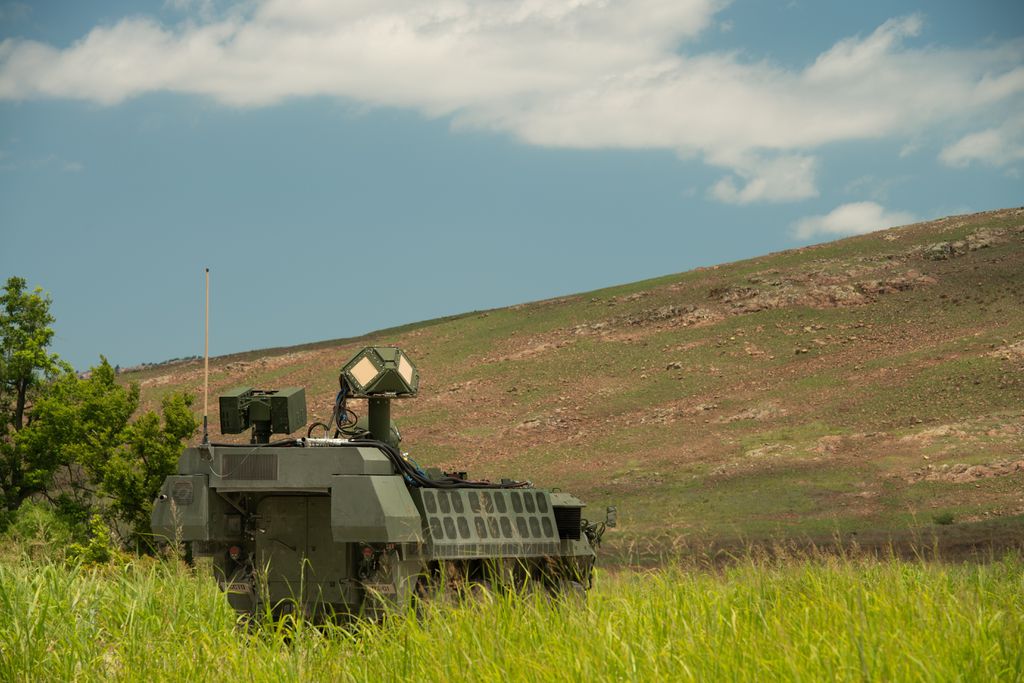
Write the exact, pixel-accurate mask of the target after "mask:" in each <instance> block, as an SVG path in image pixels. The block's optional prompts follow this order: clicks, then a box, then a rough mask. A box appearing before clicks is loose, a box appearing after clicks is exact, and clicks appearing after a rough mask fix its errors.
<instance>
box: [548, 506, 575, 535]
mask: <svg viewBox="0 0 1024 683" xmlns="http://www.w3.org/2000/svg"><path fill="white" fill-rule="evenodd" d="M552 510H554V513H555V525H556V526H557V527H558V537H559V538H561V539H563V540H565V539H569V540H573V541H578V540H580V521H581V519H582V514H581V510H582V508H578V507H561V506H559V505H555V506H554V507H553V508H552Z"/></svg>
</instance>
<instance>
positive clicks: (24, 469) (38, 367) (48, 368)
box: [0, 277, 70, 510]
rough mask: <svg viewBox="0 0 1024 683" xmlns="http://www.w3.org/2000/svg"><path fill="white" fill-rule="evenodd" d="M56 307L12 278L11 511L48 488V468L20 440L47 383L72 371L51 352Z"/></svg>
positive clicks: (0, 457) (2, 322)
mask: <svg viewBox="0 0 1024 683" xmlns="http://www.w3.org/2000/svg"><path fill="white" fill-rule="evenodd" d="M50 303H51V300H50V297H49V295H44V294H43V290H42V289H39V288H36V289H35V290H32V291H28V289H27V287H26V283H25V280H24V279H23V278H20V277H11V278H8V280H7V283H6V285H5V286H4V289H3V293H2V294H0V489H2V502H3V505H4V507H5V508H6V509H7V510H14V509H16V508H17V507H18V506H19V505H21V503H22V501H24V500H25V499H26V498H28V497H29V496H31V495H33V494H35V493H39V492H41V491H42V490H44V488H45V482H46V480H47V475H48V473H47V472H46V469H45V468H46V464H45V463H37V462H33V461H32V460H27V459H26V458H25V457H24V454H23V453H22V452H21V450H20V449H19V448H18V446H17V443H16V439H15V438H14V437H15V435H16V434H18V433H19V432H21V431H22V430H23V429H24V428H25V426H26V425H27V424H28V421H29V417H28V415H29V413H28V408H29V405H30V401H32V400H33V398H34V397H35V396H36V394H37V393H38V391H39V390H40V389H41V388H42V387H43V386H44V384H45V382H46V381H47V380H48V379H51V378H53V377H54V376H56V375H57V374H58V373H60V372H62V371H63V372H69V371H70V367H69V366H68V365H67V364H65V363H62V362H61V361H60V359H59V358H58V357H57V355H56V354H51V353H49V351H48V348H49V346H50V342H51V341H52V339H53V329H52V328H51V327H50V325H52V324H53V321H54V318H53V316H52V315H51V314H50ZM51 472H52V470H51Z"/></svg>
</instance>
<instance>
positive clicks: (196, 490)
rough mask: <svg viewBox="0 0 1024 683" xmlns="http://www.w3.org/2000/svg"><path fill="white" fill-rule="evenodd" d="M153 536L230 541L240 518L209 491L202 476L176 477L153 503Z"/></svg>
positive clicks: (239, 532) (235, 535) (239, 531)
mask: <svg viewBox="0 0 1024 683" xmlns="http://www.w3.org/2000/svg"><path fill="white" fill-rule="evenodd" d="M150 521H151V525H152V527H153V534H154V535H155V536H157V537H158V538H161V537H162V538H164V539H166V540H168V541H233V540H239V539H241V537H242V528H241V527H242V525H241V516H240V515H238V514H234V511H233V510H231V509H230V508H229V507H228V505H227V504H226V503H225V502H224V501H223V500H221V498H220V497H219V496H218V495H217V494H216V493H215V492H214V491H212V490H211V489H210V487H209V485H208V482H207V476H206V475H205V474H175V475H171V476H169V477H167V479H165V480H164V485H163V488H161V489H160V493H159V495H157V497H156V500H155V501H153V515H152V517H151V520H150Z"/></svg>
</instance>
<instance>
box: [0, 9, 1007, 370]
mask: <svg viewBox="0 0 1024 683" xmlns="http://www.w3.org/2000/svg"><path fill="white" fill-rule="evenodd" d="M1022 174H1024V4H1022V3H1019V2H985V1H979V2H972V3H965V2H934V1H933V2H898V1H897V2H861V3H848V2H815V3H811V2H785V1H783V2H769V1H767V0H763V1H758V2H739V1H737V2H732V3H728V2H719V1H715V0H622V1H621V2H599V1H597V0H572V1H569V0H509V1H507V2H496V1H485V2H469V1H467V0H447V1H446V2H443V3H427V2H419V1H416V2H412V1H400V2H384V1H382V0H372V1H370V0H367V1H362V2H350V3H340V2H334V1H333V0H287V1H286V0H246V1H245V2H241V3H228V2H211V1H209V0H200V1H193V0H167V1H160V0H158V1H156V2H149V3H145V2H142V3H140V2H127V1H124V2H121V1H116V2H94V3H68V2H39V3H17V2H13V3H12V2H0V275H2V276H3V277H4V278H6V277H8V276H10V275H20V276H22V277H25V278H27V279H28V280H29V282H30V284H32V285H39V286H42V287H43V288H44V289H46V290H47V291H49V292H50V293H51V294H52V296H53V299H54V305H53V310H54V313H55V315H56V316H57V324H56V330H57V337H56V341H55V343H54V348H55V350H56V351H57V352H58V353H60V354H61V355H62V356H63V357H65V358H67V359H68V360H69V361H71V362H72V363H73V364H75V365H76V366H77V367H79V368H84V367H86V366H88V365H90V364H92V363H95V362H96V361H97V359H98V357H99V355H100V354H101V353H102V354H104V355H106V356H107V357H108V358H110V360H111V362H113V363H119V364H121V365H131V364H134V363H138V362H142V361H159V360H163V359H167V358H171V357H177V356H185V355H192V354H196V353H201V351H202V309H201V307H202V294H203V292H202V283H203V275H202V273H203V268H204V267H205V266H207V265H208V266H209V267H210V268H211V271H212V280H213V294H212V312H211V316H212V324H211V353H213V354H224V353H231V352H235V351H242V350H246V349H253V348H261V347H267V346H278V345H287V344H297V343H303V342H308V341H315V340H320V339H330V338H337V337H344V336H351V335H356V334H360V333H363V332H367V331H370V330H373V329H378V328H381V327H385V326H389V325H395V324H401V323H405V322H412V321H416V320H422V319H426V318H431V317H436V316H440V315H446V314H452V313H459V312H463V311H468V310H473V309H479V308H491V307H496V306H503V305H508V304H513V303H518V302H522V301H529V300H535V299H540V298H547V297H552V296H557V295H561V294H568V293H573V292H579V291H584V290H588V289H594V288H598V287H602V286H607V285H613V284H618V283H624V282H630V281H634V280H638V279H642V278H647V277H654V276H657V275H662V274H666V273H673V272H679V271H684V270H688V269H690V268H693V267H696V266H700V265H709V264H713V263H719V262H724V261H731V260H735V259H740V258H744V257H748V256H754V255H758V254H762V253H765V252H769V251H778V250H782V249H787V248H791V247H795V246H800V245H803V244H809V243H813V242H820V241H825V240H830V239H834V238H837V237H841V236H845V235H849V234H857V233H862V232H867V231H870V230H874V229H879V228H883V227H888V226H890V225H897V224H902V223H907V222H913V221H915V220H923V219H928V218H934V217H938V216H942V215H948V214H951V213H965V212H972V211H980V210H985V209H993V208H1000V207H1006V206H1016V205H1020V204H1022V203H1024V202H1022V199H1024V193H1022V192H1021V189H1022V188H1024V175H1022Z"/></svg>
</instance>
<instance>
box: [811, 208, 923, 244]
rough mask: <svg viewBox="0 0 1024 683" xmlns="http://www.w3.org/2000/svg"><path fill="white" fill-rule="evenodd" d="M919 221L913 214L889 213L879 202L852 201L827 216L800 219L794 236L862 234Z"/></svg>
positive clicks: (902, 212) (904, 212) (903, 212)
mask: <svg viewBox="0 0 1024 683" xmlns="http://www.w3.org/2000/svg"><path fill="white" fill-rule="evenodd" d="M916 220H917V219H916V218H915V217H914V215H913V214H911V213H908V212H906V211H889V210H887V209H886V208H885V207H883V206H882V205H881V204H878V203H876V202H852V203H850V204H842V205H840V206H837V207H836V208H834V209H832V211H830V212H829V213H827V214H825V215H819V216H808V217H806V218H801V219H800V220H798V221H797V222H796V223H794V224H793V234H794V236H795V237H797V238H799V239H807V238H809V237H815V236H818V235H825V236H830V237H831V236H836V235H861V234H864V233H866V232H874V231H875V230H883V229H885V228H891V227H893V226H896V225H906V224H907V223H913V222H914V221H916Z"/></svg>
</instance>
